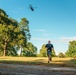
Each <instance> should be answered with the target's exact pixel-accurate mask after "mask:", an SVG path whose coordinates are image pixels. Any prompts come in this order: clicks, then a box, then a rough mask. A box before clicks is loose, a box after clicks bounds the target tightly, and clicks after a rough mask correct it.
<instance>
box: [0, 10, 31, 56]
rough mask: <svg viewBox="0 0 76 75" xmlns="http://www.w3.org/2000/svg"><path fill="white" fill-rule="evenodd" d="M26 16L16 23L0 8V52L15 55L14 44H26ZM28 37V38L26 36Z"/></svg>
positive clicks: (27, 30)
mask: <svg viewBox="0 0 76 75" xmlns="http://www.w3.org/2000/svg"><path fill="white" fill-rule="evenodd" d="M28 23H29V22H28V21H27V20H26V18H22V19H21V22H20V23H18V22H17V21H16V20H14V19H12V18H9V17H8V15H7V14H6V12H5V11H4V10H2V9H0V53H1V55H2V52H4V56H6V55H14V56H15V55H17V51H16V50H15V49H14V47H15V46H20V45H21V46H22V47H24V46H26V43H27V39H30V33H29V26H28ZM28 37H29V38H28Z"/></svg>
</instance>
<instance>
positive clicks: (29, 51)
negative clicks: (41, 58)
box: [22, 42, 37, 56]
mask: <svg viewBox="0 0 76 75" xmlns="http://www.w3.org/2000/svg"><path fill="white" fill-rule="evenodd" d="M36 54H37V47H35V46H34V45H33V44H32V43H30V42H27V44H26V47H25V48H24V49H23V52H22V55H23V56H36Z"/></svg>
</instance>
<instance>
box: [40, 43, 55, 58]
mask: <svg viewBox="0 0 76 75" xmlns="http://www.w3.org/2000/svg"><path fill="white" fill-rule="evenodd" d="M40 56H42V57H46V56H47V53H46V48H45V44H43V45H42V48H41V49H40ZM52 56H56V54H55V51H54V50H52Z"/></svg>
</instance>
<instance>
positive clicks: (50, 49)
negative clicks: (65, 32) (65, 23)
mask: <svg viewBox="0 0 76 75" xmlns="http://www.w3.org/2000/svg"><path fill="white" fill-rule="evenodd" d="M45 47H46V48H47V51H52V48H53V45H52V44H46V46H45Z"/></svg>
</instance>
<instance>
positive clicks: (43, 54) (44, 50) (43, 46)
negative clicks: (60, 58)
mask: <svg viewBox="0 0 76 75" xmlns="http://www.w3.org/2000/svg"><path fill="white" fill-rule="evenodd" d="M46 54H47V53H46V48H45V44H43V45H42V48H41V49H40V56H42V57H46V56H47V55H46Z"/></svg>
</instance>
